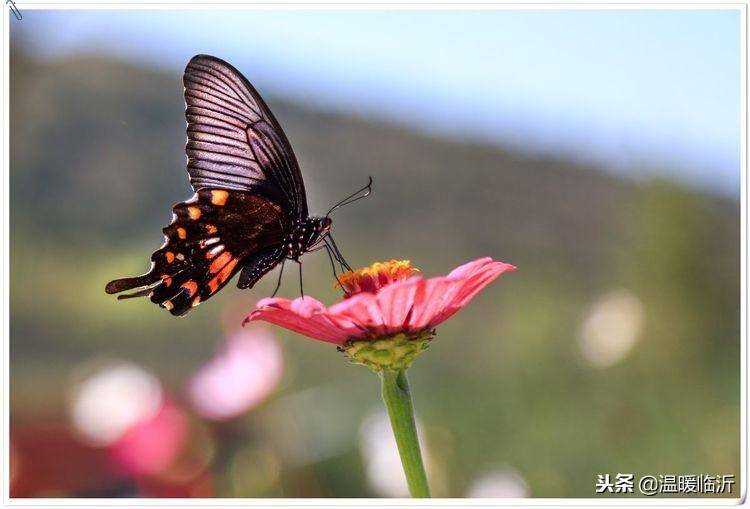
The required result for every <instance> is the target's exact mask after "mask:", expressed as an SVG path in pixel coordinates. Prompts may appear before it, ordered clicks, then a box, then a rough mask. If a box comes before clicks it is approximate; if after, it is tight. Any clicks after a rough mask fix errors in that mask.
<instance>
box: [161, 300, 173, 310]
mask: <svg viewBox="0 0 750 509" xmlns="http://www.w3.org/2000/svg"><path fill="white" fill-rule="evenodd" d="M161 305H162V306H164V307H165V308H167V309H169V310H171V309H172V308H173V307H174V304H172V301H169V300H165V301H164V302H162V303H161Z"/></svg>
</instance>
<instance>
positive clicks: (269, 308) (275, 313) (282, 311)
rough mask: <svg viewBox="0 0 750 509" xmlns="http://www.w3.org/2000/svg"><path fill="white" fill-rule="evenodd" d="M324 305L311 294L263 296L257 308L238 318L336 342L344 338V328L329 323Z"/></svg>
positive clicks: (345, 336) (345, 337) (346, 336)
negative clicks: (273, 297) (262, 322)
mask: <svg viewBox="0 0 750 509" xmlns="http://www.w3.org/2000/svg"><path fill="white" fill-rule="evenodd" d="M325 312H326V308H325V306H323V304H321V303H320V302H318V301H316V300H315V299H313V298H311V297H305V298H304V299H302V298H301V297H300V298H298V299H295V300H294V301H290V300H288V299H279V298H275V299H263V300H261V301H260V302H259V303H258V309H256V310H255V311H253V312H252V313H250V314H249V315H248V316H247V318H245V320H244V321H243V322H242V325H245V324H246V323H248V322H252V321H255V320H262V321H266V322H269V323H272V324H274V325H278V326H280V327H284V328H285V329H289V330H292V331H294V332H297V333H299V334H302V335H304V336H308V337H310V338H313V339H319V340H321V341H326V342H329V343H335V344H337V345H340V344H342V343H344V341H346V340H347V339H348V337H349V336H348V333H347V331H345V330H343V329H341V328H340V327H338V326H336V325H335V324H333V323H332V322H331V321H330V320H329V319H328V317H327V316H326V314H325Z"/></svg>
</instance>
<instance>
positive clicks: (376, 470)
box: [359, 409, 431, 497]
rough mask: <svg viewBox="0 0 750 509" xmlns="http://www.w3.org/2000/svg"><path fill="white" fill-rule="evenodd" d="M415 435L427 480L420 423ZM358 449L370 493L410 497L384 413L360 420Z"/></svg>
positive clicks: (424, 450)
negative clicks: (362, 460) (417, 439)
mask: <svg viewBox="0 0 750 509" xmlns="http://www.w3.org/2000/svg"><path fill="white" fill-rule="evenodd" d="M417 434H418V435H419V445H420V446H421V448H422V458H423V460H424V462H425V469H426V470H427V473H428V477H430V475H429V472H430V470H431V468H430V454H429V451H428V450H427V447H426V445H425V440H424V436H423V434H422V431H421V426H420V424H419V421H417ZM359 449H360V452H361V453H362V458H363V459H364V462H365V474H366V475H367V482H368V484H369V485H370V487H371V488H372V489H373V491H375V492H376V493H377V494H378V495H380V496H384V497H409V486H408V485H407V484H406V477H405V476H404V469H403V466H402V465H401V457H400V456H399V454H398V446H397V445H396V439H395V438H394V437H393V430H392V429H391V423H390V421H389V420H388V415H387V414H386V413H385V411H383V410H380V409H378V410H376V411H373V412H371V413H370V414H369V415H368V416H367V417H365V419H364V420H363V421H362V424H361V425H360V428H359Z"/></svg>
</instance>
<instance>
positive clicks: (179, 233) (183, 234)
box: [177, 228, 187, 239]
mask: <svg viewBox="0 0 750 509" xmlns="http://www.w3.org/2000/svg"><path fill="white" fill-rule="evenodd" d="M177 236H178V237H180V238H181V239H186V238H187V231H185V228H177Z"/></svg>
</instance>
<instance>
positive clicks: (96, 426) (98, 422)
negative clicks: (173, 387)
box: [68, 361, 164, 446]
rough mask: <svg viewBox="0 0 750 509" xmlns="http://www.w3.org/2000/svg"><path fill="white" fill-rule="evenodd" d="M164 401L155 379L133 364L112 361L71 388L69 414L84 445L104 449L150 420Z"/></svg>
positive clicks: (157, 381)
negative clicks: (141, 423)
mask: <svg viewBox="0 0 750 509" xmlns="http://www.w3.org/2000/svg"><path fill="white" fill-rule="evenodd" d="M163 397H164V396H163V391H162V388H161V384H160V383H159V380H157V379H156V377H154V376H153V375H152V374H150V373H148V372H147V371H145V370H144V369H143V368H141V367H140V366H138V365H136V364H134V363H132V362H125V361H115V362H110V363H107V364H105V365H102V366H101V367H100V368H99V369H97V370H96V371H95V372H93V373H92V374H90V375H89V376H87V377H86V378H84V379H83V380H82V381H81V382H79V383H78V384H77V385H76V386H75V387H74V388H73V390H72V393H71V397H70V398H69V406H68V412H69V415H70V419H71V421H72V424H73V427H74V428H75V429H76V431H77V432H78V433H79V434H80V435H81V437H82V438H83V439H84V440H85V441H86V442H88V443H89V444H91V445H95V446H106V445H110V444H112V443H114V442H116V441H117V440H118V439H119V438H120V437H122V436H123V435H124V434H125V432H126V431H128V430H129V429H130V428H131V427H132V426H134V425H135V424H137V423H140V422H143V421H145V420H149V419H151V418H153V417H154V416H155V415H156V414H157V413H158V412H159V410H160V409H161V407H162V402H163Z"/></svg>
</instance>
